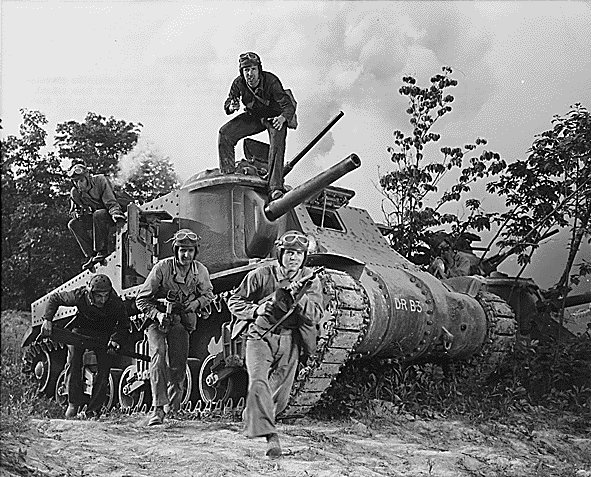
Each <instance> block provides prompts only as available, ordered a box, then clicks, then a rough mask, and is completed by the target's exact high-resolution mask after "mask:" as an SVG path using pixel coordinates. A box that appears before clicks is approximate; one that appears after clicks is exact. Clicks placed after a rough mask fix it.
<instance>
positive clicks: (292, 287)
mask: <svg viewBox="0 0 591 477" xmlns="http://www.w3.org/2000/svg"><path fill="white" fill-rule="evenodd" d="M303 286H304V284H303V283H300V282H291V283H290V284H289V286H288V287H287V289H288V290H289V291H290V292H291V294H292V296H294V297H295V296H296V295H297V294H298V293H299V291H300V290H301V289H302V287H303Z"/></svg>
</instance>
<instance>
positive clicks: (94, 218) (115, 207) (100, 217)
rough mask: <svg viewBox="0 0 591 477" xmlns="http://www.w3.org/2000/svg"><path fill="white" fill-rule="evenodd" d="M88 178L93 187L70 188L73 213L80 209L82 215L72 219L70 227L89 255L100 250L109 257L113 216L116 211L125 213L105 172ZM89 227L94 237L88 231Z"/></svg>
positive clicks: (87, 255) (86, 254)
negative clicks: (82, 188) (109, 238)
mask: <svg viewBox="0 0 591 477" xmlns="http://www.w3.org/2000/svg"><path fill="white" fill-rule="evenodd" d="M87 178H88V185H89V186H90V189H88V190H86V191H81V190H79V189H78V188H77V187H76V186H74V187H72V190H71V191H70V213H73V212H75V211H77V212H79V213H80V218H73V219H72V220H70V221H69V222H68V228H69V229H70V230H71V231H72V233H73V234H74V237H76V240H77V242H78V244H79V245H80V248H81V249H82V252H83V253H84V255H85V256H86V257H87V258H90V257H92V256H94V255H96V253H98V252H101V253H103V254H104V255H105V256H106V255H107V237H108V234H109V227H110V226H112V225H114V224H115V222H114V220H113V219H112V218H111V216H112V215H113V214H115V213H117V214H119V215H123V212H122V211H121V206H120V205H119V202H117V199H116V197H115V193H114V192H113V186H112V185H111V182H110V181H109V179H107V178H106V177H105V176H104V175H103V174H97V175H89V176H88V177H87ZM88 212H89V213H88ZM90 228H92V237H91V236H90V235H89V233H88V230H89V229H90Z"/></svg>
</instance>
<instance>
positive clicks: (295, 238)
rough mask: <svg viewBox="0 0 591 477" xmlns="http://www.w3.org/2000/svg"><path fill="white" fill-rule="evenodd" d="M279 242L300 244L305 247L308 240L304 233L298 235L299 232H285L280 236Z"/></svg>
mask: <svg viewBox="0 0 591 477" xmlns="http://www.w3.org/2000/svg"><path fill="white" fill-rule="evenodd" d="M280 241H281V243H280V245H294V244H296V243H298V244H300V245H301V246H302V247H307V246H308V244H309V243H310V241H309V240H308V237H306V236H305V235H300V234H295V233H294V234H285V235H284V236H283V237H281V239H280Z"/></svg>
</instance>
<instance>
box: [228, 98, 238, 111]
mask: <svg viewBox="0 0 591 477" xmlns="http://www.w3.org/2000/svg"><path fill="white" fill-rule="evenodd" d="M239 109H240V102H239V101H238V100H237V99H233V100H232V101H230V104H229V106H228V111H230V112H231V113H234V112H236V111H238V110H239Z"/></svg>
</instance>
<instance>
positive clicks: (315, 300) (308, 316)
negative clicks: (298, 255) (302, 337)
mask: <svg viewBox="0 0 591 477" xmlns="http://www.w3.org/2000/svg"><path fill="white" fill-rule="evenodd" d="M322 302H323V298H322V284H321V283H320V279H319V278H318V277H314V279H313V280H312V283H311V284H310V287H309V288H308V290H307V291H306V293H305V294H304V296H303V297H302V298H301V299H300V303H299V305H298V307H299V314H300V316H301V317H302V318H303V319H304V321H305V322H306V323H308V324H318V323H319V322H320V319H321V318H322Z"/></svg>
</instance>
